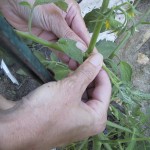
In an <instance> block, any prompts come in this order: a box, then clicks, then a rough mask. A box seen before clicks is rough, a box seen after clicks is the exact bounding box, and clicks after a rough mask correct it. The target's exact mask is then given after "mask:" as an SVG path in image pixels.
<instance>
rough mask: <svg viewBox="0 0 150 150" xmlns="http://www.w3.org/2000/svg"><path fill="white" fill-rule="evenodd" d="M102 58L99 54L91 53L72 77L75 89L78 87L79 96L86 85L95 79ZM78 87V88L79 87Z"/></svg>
mask: <svg viewBox="0 0 150 150" xmlns="http://www.w3.org/2000/svg"><path fill="white" fill-rule="evenodd" d="M102 64H103V56H102V55H101V54H99V53H93V54H92V55H91V56H90V57H89V58H88V59H87V60H86V61H85V62H84V63H83V64H82V65H81V66H80V67H79V68H78V69H77V70H76V71H75V72H74V73H73V74H72V75H71V77H72V78H73V79H75V84H76V87H79V89H78V90H79V91H78V92H81V94H83V92H84V91H85V89H86V88H87V87H88V85H89V84H90V83H91V82H92V81H93V80H94V79H95V77H96V76H97V75H98V73H99V71H100V70H101V68H102ZM79 85H80V86H79Z"/></svg>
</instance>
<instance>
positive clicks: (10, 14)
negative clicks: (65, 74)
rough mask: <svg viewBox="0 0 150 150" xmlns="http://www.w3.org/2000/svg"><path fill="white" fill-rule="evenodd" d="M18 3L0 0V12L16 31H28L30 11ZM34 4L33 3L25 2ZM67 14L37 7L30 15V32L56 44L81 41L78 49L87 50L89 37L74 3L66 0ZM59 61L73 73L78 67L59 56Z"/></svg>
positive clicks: (64, 56)
mask: <svg viewBox="0 0 150 150" xmlns="http://www.w3.org/2000/svg"><path fill="white" fill-rule="evenodd" d="M20 1H21V0H5V1H2V0H1V2H0V3H1V5H0V9H1V11H2V13H3V15H4V16H5V18H6V19H7V20H8V22H9V23H10V24H11V25H12V26H13V27H15V28H16V29H17V30H21V31H25V32H26V31H28V18H29V14H30V10H29V8H27V7H24V6H21V5H19V2H20ZM27 1H28V2H29V3H30V4H33V3H34V1H35V0H27ZM66 2H67V3H68V9H67V11H66V12H64V11H62V10H61V9H59V8H58V7H57V6H55V5H54V4H46V5H42V6H37V7H36V8H35V9H34V12H33V22H32V33H33V34H35V35H37V36H38V37H40V38H43V39H45V40H48V41H51V42H56V41H57V40H58V39H59V38H69V39H72V40H75V41H77V42H80V44H79V48H80V49H81V50H84V51H85V50H86V48H87V46H88V44H89V41H90V37H89V33H88V31H87V28H86V26H85V23H84V21H83V19H82V17H81V13H80V8H79V6H78V4H77V3H76V2H75V0H66ZM56 53H57V55H58V56H59V58H60V59H61V60H62V61H63V62H65V63H67V64H68V65H69V66H70V68H71V69H73V70H75V69H76V68H77V66H78V64H77V63H76V62H75V61H73V60H72V59H70V58H69V57H67V56H66V55H64V54H62V53H58V52H56Z"/></svg>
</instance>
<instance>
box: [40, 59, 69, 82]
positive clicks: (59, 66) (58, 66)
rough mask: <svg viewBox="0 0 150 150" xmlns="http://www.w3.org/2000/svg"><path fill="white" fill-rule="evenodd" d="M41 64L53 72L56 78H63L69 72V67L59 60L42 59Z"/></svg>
mask: <svg viewBox="0 0 150 150" xmlns="http://www.w3.org/2000/svg"><path fill="white" fill-rule="evenodd" d="M42 64H43V65H44V66H45V67H46V68H47V69H49V70H51V71H52V72H53V73H54V74H55V79H56V80H61V79H64V78H65V77H67V76H68V74H69V73H70V72H71V71H70V69H69V67H68V66H67V65H65V64H63V63H61V62H56V61H42Z"/></svg>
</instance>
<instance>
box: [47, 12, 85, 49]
mask: <svg viewBox="0 0 150 150" xmlns="http://www.w3.org/2000/svg"><path fill="white" fill-rule="evenodd" d="M50 20H52V21H49V22H51V31H53V33H54V34H55V35H56V36H57V37H58V38H69V39H72V40H75V41H77V42H81V43H82V44H83V46H84V47H85V49H87V46H86V44H85V43H84V41H83V40H82V39H81V38H80V37H79V36H78V35H77V34H76V33H75V32H74V31H73V30H72V29H71V28H70V27H69V25H68V24H67V22H66V20H65V19H64V18H63V17H62V15H61V14H60V13H59V12H57V13H55V14H52V15H51V18H50Z"/></svg>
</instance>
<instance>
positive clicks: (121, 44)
mask: <svg viewBox="0 0 150 150" xmlns="http://www.w3.org/2000/svg"><path fill="white" fill-rule="evenodd" d="M130 36H131V31H128V32H127V33H126V35H125V36H124V38H123V40H122V41H121V42H120V44H119V45H118V46H117V47H116V49H115V50H114V52H113V53H112V54H111V56H110V58H113V57H114V55H115V53H116V52H118V51H119V50H120V49H121V48H122V47H123V46H124V45H125V44H126V42H127V40H128V39H129V38H130Z"/></svg>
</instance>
